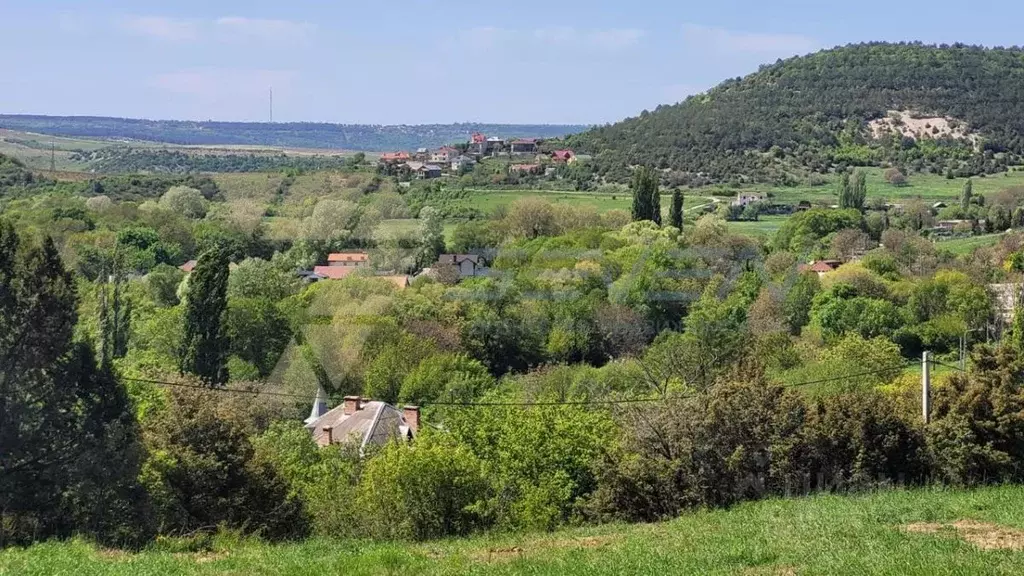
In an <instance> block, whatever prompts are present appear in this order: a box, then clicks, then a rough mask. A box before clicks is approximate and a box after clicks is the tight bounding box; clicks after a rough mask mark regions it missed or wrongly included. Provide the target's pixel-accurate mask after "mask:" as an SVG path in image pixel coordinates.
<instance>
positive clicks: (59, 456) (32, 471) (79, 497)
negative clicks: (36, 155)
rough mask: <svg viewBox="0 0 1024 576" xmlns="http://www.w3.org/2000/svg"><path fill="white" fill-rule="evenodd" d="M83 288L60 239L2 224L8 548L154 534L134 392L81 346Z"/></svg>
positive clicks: (0, 382)
mask: <svg viewBox="0 0 1024 576" xmlns="http://www.w3.org/2000/svg"><path fill="white" fill-rule="evenodd" d="M76 308H77V297H76V294H75V287H74V280H73V278H72V276H71V274H70V273H69V272H68V271H67V270H66V269H65V268H64V265H63V263H62V262H61V259H60V256H59V255H58V252H57V249H56V247H55V246H54V244H53V242H52V241H51V240H50V239H46V240H45V241H44V242H43V243H42V246H34V245H28V244H23V243H22V241H21V240H20V239H19V237H18V236H17V235H16V234H15V232H14V229H13V228H12V227H11V226H10V225H9V224H6V223H4V222H2V221H0V446H2V447H3V449H2V450H0V516H2V521H0V547H2V546H5V545H7V544H10V543H17V542H20V543H27V542H28V541H30V540H31V539H33V538H46V537H50V536H68V535H70V534H71V533H72V532H74V531H80V532H87V533H89V534H91V535H92V536H94V537H96V538H98V539H100V540H102V541H105V542H114V543H118V544H131V543H138V541H139V540H140V539H144V538H145V537H146V535H147V524H148V521H147V519H146V517H145V514H144V510H142V508H143V507H144V504H145V502H146V498H145V494H144V493H141V492H139V491H138V489H137V488H138V486H137V484H136V483H135V479H136V478H137V476H138V474H139V458H140V456H141V453H140V452H139V450H138V435H137V433H136V429H135V420H134V411H133V409H132V407H131V402H130V400H129V399H128V396H127V393H126V392H125V390H124V388H123V387H121V386H120V384H119V383H118V382H117V380H116V379H115V378H114V377H113V376H112V375H111V374H110V372H109V371H106V370H103V369H101V368H99V367H97V365H96V361H95V357H94V355H93V353H92V351H91V349H90V347H89V346H87V345H85V344H83V343H76V342H74V340H73V334H74V328H75V323H76V321H77V314H76Z"/></svg>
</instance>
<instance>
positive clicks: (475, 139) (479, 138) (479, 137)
mask: <svg viewBox="0 0 1024 576" xmlns="http://www.w3.org/2000/svg"><path fill="white" fill-rule="evenodd" d="M469 141H470V142H472V143H473V144H483V143H484V142H487V136H484V135H483V134H481V133H479V132H474V133H473V135H472V136H470V137H469Z"/></svg>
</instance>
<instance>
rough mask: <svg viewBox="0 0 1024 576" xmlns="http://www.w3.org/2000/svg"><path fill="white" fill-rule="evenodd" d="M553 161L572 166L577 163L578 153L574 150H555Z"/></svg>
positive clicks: (552, 154) (552, 155) (552, 156)
mask: <svg viewBox="0 0 1024 576" xmlns="http://www.w3.org/2000/svg"><path fill="white" fill-rule="evenodd" d="M551 159H552V160H554V161H555V162H559V163H565V164H572V163H573V162H575V161H576V153H575V152H573V151H572V150H555V151H554V152H552V153H551Z"/></svg>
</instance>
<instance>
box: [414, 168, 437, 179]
mask: <svg viewBox="0 0 1024 576" xmlns="http://www.w3.org/2000/svg"><path fill="white" fill-rule="evenodd" d="M414 172H416V175H417V176H419V177H420V178H423V179H430V178H440V177H441V167H440V166H438V165H436V164H424V165H423V166H420V167H419V168H417V169H416V170H415V171H414Z"/></svg>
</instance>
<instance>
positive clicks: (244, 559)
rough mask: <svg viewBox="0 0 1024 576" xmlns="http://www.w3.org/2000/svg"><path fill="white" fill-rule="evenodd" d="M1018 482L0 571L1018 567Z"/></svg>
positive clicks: (1021, 493)
mask: <svg viewBox="0 0 1024 576" xmlns="http://www.w3.org/2000/svg"><path fill="white" fill-rule="evenodd" d="M1022 550H1024V487H1021V486H1006V487H998V488H984V489H979V490H973V491H960V490H956V491H951V490H943V489H922V490H910V491H906V490H890V491H881V492H877V493H873V494H867V495H855V496H835V495H824V496H815V497H809V498H796V499H786V500H767V501H762V502H756V503H747V504H742V505H738V506H736V507H734V508H732V509H730V510H726V511H713V512H697V513H693V514H688V515H684V516H682V517H680V518H678V519H676V520H672V521H669V522H664V523H659V524H646V525H616V524H612V525H605V526H600V527H593V528H586V529H577V530H565V531H560V532H555V533H550V534H543V535H541V534H534V535H492V536H484V537H476V538H469V539H464V540H446V541H438V542H428V543H423V544H402V543H377V542H374V543H370V542H354V541H330V540H311V541H308V542H305V543H301V544H283V545H269V544H262V543H258V542H253V541H238V540H236V539H233V538H229V537H224V538H218V539H214V542H213V544H212V546H210V547H209V548H208V549H205V550H201V551H184V549H183V548H182V546H180V545H179V544H177V543H175V542H174V541H173V540H172V541H169V542H165V543H164V544H163V545H157V546H156V547H154V548H153V549H151V550H147V551H144V552H142V553H138V554H132V553H128V552H121V551H116V550H108V549H102V548H99V547H96V546H94V545H92V544H88V543H85V542H83V541H72V542H50V543H44V544H38V545H35V546H32V547H30V548H28V549H8V550H5V551H2V552H0V574H12V575H13V574H19V575H24V576H30V575H43V574H76V575H80V576H91V575H97V576H99V575H103V576H106V575H119V574H131V575H133V576H136V575H137V576H147V575H156V574H189V575H207V574H210V575H212V574H225V573H230V574H297V573H301V574H307V575H310V576H315V575H320V574H323V575H328V574H341V573H344V574H526V573H528V574H537V575H544V574H552V575H556V574H557V575H563V574H745V575H747V574H765V575H775V574H896V573H899V574H921V575H924V574H928V575H933V574H1019V573H1021V572H1022V571H1024V551H1022Z"/></svg>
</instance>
